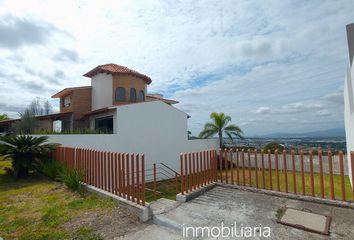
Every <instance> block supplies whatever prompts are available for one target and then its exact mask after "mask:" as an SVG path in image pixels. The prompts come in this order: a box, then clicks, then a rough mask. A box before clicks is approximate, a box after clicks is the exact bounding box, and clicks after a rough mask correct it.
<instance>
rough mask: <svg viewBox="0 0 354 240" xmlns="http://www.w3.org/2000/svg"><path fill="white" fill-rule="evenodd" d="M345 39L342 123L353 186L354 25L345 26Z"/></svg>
mask: <svg viewBox="0 0 354 240" xmlns="http://www.w3.org/2000/svg"><path fill="white" fill-rule="evenodd" d="M347 39H348V50H349V66H348V68H347V70H346V74H345V84H344V121H345V133H346V139H347V153H348V169H349V176H350V181H351V183H352V184H354V183H353V181H354V179H352V178H351V176H352V174H351V172H352V169H353V168H352V166H351V161H350V152H351V151H354V65H353V57H354V23H352V24H349V25H347Z"/></svg>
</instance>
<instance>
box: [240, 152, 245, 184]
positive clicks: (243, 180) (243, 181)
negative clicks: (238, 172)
mask: <svg viewBox="0 0 354 240" xmlns="http://www.w3.org/2000/svg"><path fill="white" fill-rule="evenodd" d="M241 151H242V156H241V157H242V184H243V186H245V185H246V173H245V149H242V150H241Z"/></svg>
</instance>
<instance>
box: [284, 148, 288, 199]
mask: <svg viewBox="0 0 354 240" xmlns="http://www.w3.org/2000/svg"><path fill="white" fill-rule="evenodd" d="M283 168H284V180H285V181H284V182H285V192H286V193H288V192H289V190H288V169H287V161H286V150H283Z"/></svg>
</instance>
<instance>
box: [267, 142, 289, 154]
mask: <svg viewBox="0 0 354 240" xmlns="http://www.w3.org/2000/svg"><path fill="white" fill-rule="evenodd" d="M284 149H285V147H284V146H283V145H281V144H279V143H277V142H271V143H268V144H267V145H265V147H264V149H263V150H264V152H268V150H270V152H271V153H274V152H275V150H278V152H279V153H281V152H282V151H283V150H284Z"/></svg>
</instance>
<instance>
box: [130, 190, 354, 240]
mask: <svg viewBox="0 0 354 240" xmlns="http://www.w3.org/2000/svg"><path fill="white" fill-rule="evenodd" d="M152 207H153V209H154V213H155V214H154V215H155V216H154V219H153V222H152V223H151V224H148V225H145V227H144V228H143V229H140V230H139V231H137V232H134V233H132V234H130V235H127V236H125V237H124V238H123V239H215V238H213V237H212V236H210V235H209V237H205V236H204V237H203V238H202V237H199V238H193V237H191V235H192V232H191V231H189V237H187V238H183V227H190V226H193V227H206V226H209V227H210V228H212V227H220V226H221V222H223V223H224V226H228V227H230V226H232V224H234V223H235V222H236V224H237V227H236V229H237V231H238V232H237V235H238V236H240V234H241V226H242V227H243V228H244V229H245V227H260V229H258V230H256V231H255V232H254V234H253V235H252V236H254V237H251V238H246V237H235V236H231V235H229V237H226V238H219V239H265V238H262V237H260V236H262V235H261V234H260V231H263V230H264V228H262V227H269V228H270V230H271V237H270V238H269V239H354V210H352V209H345V208H339V207H331V206H327V205H322V204H316V203H309V202H304V201H299V200H291V199H287V198H280V197H273V196H269V195H264V194H261V193H252V192H247V191H242V190H236V189H230V188H224V187H219V186H218V187H215V188H213V189H212V190H210V191H208V192H206V193H205V194H203V195H201V196H199V197H198V198H196V199H194V200H192V201H190V202H187V203H182V204H179V203H177V202H174V201H169V200H160V201H158V202H156V203H154V204H153V206H152ZM284 207H290V208H295V209H299V210H305V211H310V212H314V213H318V214H324V215H330V216H331V217H332V222H331V226H330V235H329V236H322V235H319V234H315V233H310V232H306V231H303V230H299V229H296V228H292V227H288V226H284V225H281V224H278V223H276V217H275V214H276V212H277V210H278V209H280V208H284ZM184 229H185V228H184ZM214 233H215V234H217V231H214ZM263 236H264V235H263Z"/></svg>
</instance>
